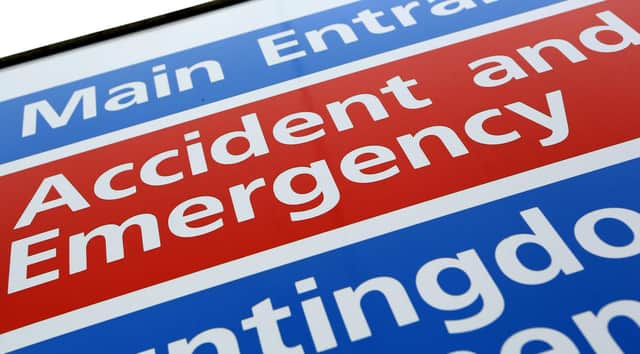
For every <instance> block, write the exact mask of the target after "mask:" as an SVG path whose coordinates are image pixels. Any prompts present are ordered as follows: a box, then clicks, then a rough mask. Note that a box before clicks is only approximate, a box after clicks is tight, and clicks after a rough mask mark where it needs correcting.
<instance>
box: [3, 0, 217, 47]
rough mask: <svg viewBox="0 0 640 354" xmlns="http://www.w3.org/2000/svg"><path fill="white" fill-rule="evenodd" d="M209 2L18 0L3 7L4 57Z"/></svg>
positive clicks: (192, 0) (189, 0)
mask: <svg viewBox="0 0 640 354" xmlns="http://www.w3.org/2000/svg"><path fill="white" fill-rule="evenodd" d="M205 2H208V1H206V0H171V1H158V0H108V1H104V0H55V1H53V0H18V1H11V2H10V5H9V4H5V6H3V10H2V11H0V33H1V35H0V58H1V57H5V56H8V55H12V54H16V53H20V52H23V51H26V50H29V49H34V48H38V47H42V46H45V45H48V44H53V43H57V42H60V41H63V40H67V39H71V38H75V37H78V36H82V35H85V34H89V33H93V32H96V31H100V30H104V29H108V28H112V27H116V26H120V25H124V24H127V23H131V22H135V21H139V20H142V19H145V18H149V17H153V16H157V15H162V14H166V13H168V12H172V11H175V10H179V9H182V8H186V7H190V6H194V5H198V4H201V3H205Z"/></svg>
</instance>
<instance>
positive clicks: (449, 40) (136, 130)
mask: <svg viewBox="0 0 640 354" xmlns="http://www.w3.org/2000/svg"><path fill="white" fill-rule="evenodd" d="M601 2H604V0H569V1H566V2H562V3H559V4H555V5H550V6H547V7H543V8H540V9H537V10H533V11H530V12H526V13H523V14H519V15H515V16H512V17H507V18H504V19H501V20H497V21H494V22H489V23H486V24H483V25H480V26H476V27H472V28H469V29H466V30H462V31H459V32H455V33H451V34H448V35H445V36H441V37H438V38H434V39H430V40H427V41H424V42H420V43H417V44H413V45H409V46H406V47H403V48H399V49H395V50H392V51H388V52H385V53H382V54H378V55H374V56H371V57H368V58H365V59H361V60H358V61H354V62H351V63H348V64H344V65H340V66H337V67H334V68H331V69H327V70H324V71H320V72H317V73H314V74H310V75H307V76H303V77H299V78H296V79H293V80H289V81H285V82H282V83H279V84H275V85H272V86H268V87H265V88H262V89H258V90H255V91H251V92H247V93H244V94H241V95H238V96H234V97H230V98H227V99H223V100H220V101H217V102H214V103H210V104H206V105H202V106H199V107H195V108H192V109H189V110H186V111H183V112H179V113H175V114H171V115H168V116H165V117H161V118H157V119H155V120H152V121H149V122H145V123H141V124H138V125H135V126H132V127H128V128H125V129H121V130H118V131H115V132H111V133H108V134H104V135H101V136H98V137H95V138H91V139H87V140H84V141H80V142H77V143H73V144H70V145H67V146H63V147H60V148H56V149H53V150H49V151H46V152H43V153H39V154H35V155H32V156H29V157H26V158H22V159H19V160H15V161H12V162H8V163H5V164H2V165H0V176H4V175H8V174H11V173H15V172H19V171H22V170H26V169H28V168H32V167H36V166H39V165H43V164H45V163H49V162H52V161H56V160H60V159H63V158H66V157H69V156H73V155H76V154H79V153H82V152H87V151H91V150H94V149H97V148H100V147H102V146H106V145H110V144H115V143H117V142H121V141H124V140H127V139H131V138H134V137H137V136H140V135H144V134H148V133H151V132H154V131H157V130H160V129H164V128H168V127H172V126H175V125H178V124H181V123H185V122H189V121H193V120H196V119H199V118H202V117H205V116H208V115H211V114H215V113H218V112H221V111H225V110H228V109H232V108H235V107H239V106H242V105H245V104H249V103H252V102H256V101H259V100H262V99H265V98H269V97H273V96H276V95H280V94H283V93H286V92H291V91H294V90H298V89H301V88H304V87H308V86H311V85H315V84H318V83H321V82H325V81H329V80H332V79H335V78H338V77H341V76H345V75H348V74H352V73H356V72H359V71H364V70H367V69H370V68H373V67H376V66H380V65H383V64H387V63H390V62H393V61H397V60H400V59H403V58H407V57H410V56H413V55H417V54H422V53H426V52H429V51H433V50H436V49H439V48H443V47H446V46H450V45H453V44H456V43H460V42H463V41H466V40H470V39H474V38H479V37H482V36H486V35H488V34H492V33H495V32H498V31H502V30H506V29H509V28H513V27H516V26H520V25H523V24H526V23H530V22H534V21H538V20H541V19H544V18H547V17H552V16H555V15H558V14H561V13H565V12H569V11H573V10H576V9H579V8H583V7H587V6H590V5H593V4H597V3H601Z"/></svg>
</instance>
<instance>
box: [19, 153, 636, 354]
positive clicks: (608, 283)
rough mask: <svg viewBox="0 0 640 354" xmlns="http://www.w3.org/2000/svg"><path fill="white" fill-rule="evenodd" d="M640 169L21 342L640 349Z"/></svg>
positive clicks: (54, 349) (160, 349) (164, 347)
mask: <svg viewBox="0 0 640 354" xmlns="http://www.w3.org/2000/svg"><path fill="white" fill-rule="evenodd" d="M639 171H640V160H633V161H630V162H627V163H624V164H620V165H617V166H614V167H610V168H607V169H604V170H600V171H596V172H592V173H590V174H587V175H583V176H579V177H575V178H572V179H569V180H566V181H562V182H558V183H555V184H552V185H549V186H545V187H541V188H539V189H536V190H533V191H529V192H525V193H522V194H519V195H516V196H513V197H509V198H506V199H502V200H498V201H495V202H492V203H489V204H486V205H482V206H479V207H475V208H472V209H469V210H466V211H463V212H459V213H456V214H454V215H451V216H448V217H445V218H441V219H436V220H433V221H430V222H426V223H422V224H419V225H415V226H412V227H409V228H406V229H404V230H401V231H397V232H394V233H392V234H388V235H385V236H382V237H379V238H376V239H374V240H370V241H367V242H364V243H359V244H355V245H352V246H349V247H346V248H342V249H339V250H336V251H333V252H329V253H326V254H323V255H319V256H316V257H312V258H310V259H307V260H304V261H300V262H297V263H294V264H290V265H287V266H285V267H281V268H278V269H275V270H272V271H267V272H264V273H261V274H258V275H254V276H251V277H248V278H245V279H242V280H239V281H236V282H233V283H229V284H227V285H223V286H220V287H216V288H212V289H209V290H206V291H202V292H200V293H197V294H194V295H190V296H187V297H184V298H181V299H178V300H175V301H172V302H169V303H165V304H161V305H158V306H155V307H152V308H149V309H145V310H142V311H139V312H137V313H133V314H130V315H127V316H124V317H121V318H118V319H115V320H112V321H108V322H106V323H103V324H99V325H95V326H93V327H90V328H87V329H84V330H81V331H78V332H75V333H71V334H68V335H64V336H62V337H59V338H55V339H52V340H50V341H48V342H44V343H42V344H39V345H35V346H32V347H29V348H26V349H23V350H20V351H17V352H15V353H22V354H28V353H61V352H69V351H72V352H81V353H94V354H98V353H122V354H127V353H131V354H136V353H144V354H154V353H157V354H165V353H170V354H178V353H191V352H194V353H199V354H204V353H214V352H215V351H214V344H215V345H216V346H217V353H226V354H230V353H260V352H263V353H267V354H272V353H315V352H325V351H326V352H335V353H425V352H427V351H426V349H427V348H428V352H429V353H443V354H444V353H452V352H456V351H463V352H462V353H469V352H471V353H497V352H500V351H501V352H502V353H534V352H535V353H538V352H540V351H543V350H548V349H550V348H555V349H556V352H559V353H591V352H600V353H605V352H607V353H613V351H611V350H613V349H615V348H619V349H620V353H622V352H625V353H637V352H640V336H639V335H638V333H639V332H638V325H639V324H640V283H638V282H637V281H636V280H637V274H636V273H637V269H640V268H639V267H640V256H639V255H640V214H639V213H638V211H639V210H640V198H639V197H640V195H639V194H638V188H637V186H638V185H639V184H640V174H639V173H638V172H639ZM185 257H188V256H187V255H185ZM176 261H179V260H176ZM634 321H635V323H634ZM107 333H108V335H106V334H107ZM523 348H524V349H523ZM603 350H604V351H603Z"/></svg>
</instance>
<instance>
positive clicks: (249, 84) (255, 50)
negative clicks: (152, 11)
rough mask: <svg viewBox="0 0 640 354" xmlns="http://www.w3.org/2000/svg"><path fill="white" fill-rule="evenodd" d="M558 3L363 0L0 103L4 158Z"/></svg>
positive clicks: (550, 0)
mask: <svg viewBox="0 0 640 354" xmlns="http://www.w3.org/2000/svg"><path fill="white" fill-rule="evenodd" d="M559 2H561V1H560V0H535V1H518V0H500V1H496V0H483V1H479V0H478V1H468V2H458V1H456V2H451V1H431V0H430V1H421V2H417V1H414V2H407V1H399V0H385V1H371V0H368V1H360V2H357V3H355V4H352V5H347V6H343V7H340V8H337V9H333V10H330V11H325V12H322V13H319V14H314V15H311V16H307V17H304V18H301V19H298V20H294V21H291V22H287V23H283V24H279V25H275V26H272V27H268V28H265V29H262V30H258V31H255V32H251V33H248V34H244V35H240V36H237V37H233V38H229V39H226V40H222V41H219V42H215V43H211V44H207V45H204V46H200V47H197V48H193V49H189V50H185V51H183V52H179V53H175V54H172V55H169V56H166V57H161V58H157V59H154V60H151V61H148V62H144V63H140V64H137V65H133V66H130V67H127V68H123V69H120V70H116V71H113V72H108V73H105V74H102V75H98V76H94V77H91V78H87V79H84V80H80V81H77V82H73V83H70V84H67V85H63V86H59V87H55V88H51V89H48V90H44V91H41V92H37V93H34V94H30V95H27V96H23V97H18V98H15V99H12V100H8V101H5V102H0V112H2V122H3V123H2V126H1V127H0V140H2V141H3V142H4V147H5V148H3V149H2V151H0V163H5V162H9V161H14V160H17V159H20V158H23V157H27V156H30V155H33V154H36V153H40V152H44V151H48V150H51V149H54V148H57V147H61V146H65V145H68V144H71V143H74V142H78V141H82V140H85V139H88V138H92V137H95V136H99V135H102V134H105V133H108V132H113V131H116V130H119V129H123V128H126V127H130V126H133V125H136V124H139V123H143V122H147V121H151V120H154V119H157V118H161V117H164V116H167V115H169V114H172V113H177V112H182V111H184V110H187V109H190V108H194V107H198V106H201V105H204V104H207V103H212V102H216V101H219V100H222V99H225V98H229V97H233V96H236V95H239V94H242V93H246V92H250V91H253V90H256V89H259V88H263V87H267V86H270V85H273V84H276V83H280V82H284V81H287V80H290V79H294V78H297V77H301V76H304V75H307V74H311V73H315V72H319V71H322V70H325V69H329V68H333V67H336V66H338V65H342V64H346V63H350V62H353V61H354V60H358V59H362V58H366V57H369V56H372V55H376V54H380V53H383V52H386V51H389V50H392V49H396V48H400V47H403V46H407V45H410V44H414V43H418V42H421V41H425V40H429V39H432V38H436V37H440V36H443V35H446V34H450V33H453V32H456V31H460V30H463V29H467V28H470V27H473V26H477V25H480V24H484V23H488V22H491V21H494V20H498V19H502V18H505V17H508V16H511V15H515V14H519V13H523V12H526V11H530V10H533V9H536V8H541V7H544V6H548V5H551V4H554V3H559ZM464 4H466V5H464ZM260 43H262V44H260ZM105 60H108V58H105Z"/></svg>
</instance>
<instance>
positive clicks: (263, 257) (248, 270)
mask: <svg viewBox="0 0 640 354" xmlns="http://www.w3.org/2000/svg"><path fill="white" fill-rule="evenodd" d="M637 158H640V138H638V139H634V140H631V141H628V142H625V143H622V144H618V145H614V146H610V147H607V148H604V149H601V150H598V151H594V152H591V153H588V154H584V155H581V156H577V157H573V158H570V159H567V160H564V161H560V162H556V163H553V164H550V165H547V166H543V167H540V168H536V169H533V170H530V171H527V172H523V173H520V174H517V175H513V176H510V177H506V178H503V179H500V180H497V181H494V182H490V183H486V184H484V185H480V186H478V187H474V188H470V189H467V190H464V191H460V192H457V193H453V194H450V195H447V196H444V197H440V198H437V199H433V200H430V201H427V202H423V203H420V204H416V205H414V206H410V207H407V208H403V209H400V210H397V211H394V212H390V213H387V214H383V215H379V216H376V217H374V218H371V219H367V220H364V221H361V222H358V223H355V224H352V225H348V226H344V227H341V228H338V229H335V230H331V231H328V232H324V233H321V234H318V235H316V236H313V237H310V238H307V239H304V240H300V241H297V242H294V243H291V244H287V245H284V246H280V247H277V248H273V249H270V250H267V251H264V252H260V253H257V254H255V255H252V256H248V257H245V258H242V259H239V260H235V261H232V262H229V263H226V264H223V265H219V266H215V267H212V268H209V269H205V270H202V271H199V272H196V273H193V274H190V275H187V276H183V277H180V278H177V279H174V280H170V281H167V282H164V283H161V284H158V285H154V286H151V287H148V288H145V289H142V290H138V291H135V292H133V293H130V294H126V295H122V296H119V297H116V298H113V299H110V300H107V301H103V302H100V303H98V304H95V305H91V306H88V307H85V308H82V309H79V310H75V311H72V312H69V313H66V314H63V315H60V316H56V317H53V318H50V319H47V320H44V321H41V322H38V323H35V324H32V325H29V326H25V327H22V328H19V329H16V330H13V331H11V332H7V333H5V334H3V335H1V336H0V352H5V351H12V350H17V349H20V348H23V347H26V346H29V345H32V344H35V343H39V342H42V341H45V340H47V339H51V338H54V337H57V336H61V335H63V334H66V333H70V332H73V331H77V330H80V329H82V328H86V327H89V326H91V325H94V324H98V323H101V322H104V321H107V320H111V319H114V318H117V317H120V316H123V315H126V314H128V313H132V312H135V311H139V310H142V309H145V308H148V307H151V306H155V305H158V304H161V303H164V302H167V301H171V300H175V299H177V298H180V297H183V296H186V295H189V294H193V293H196V292H198V291H202V290H205V289H208V288H211V287H215V286H219V285H222V284H225V283H229V282H232V281H235V280H238V279H242V278H244V277H247V276H250V275H253V274H256V273H259V272H263V271H267V270H270V269H274V268H277V267H280V266H283V265H286V264H289V263H292V262H296V261H299V260H302V259H305V258H309V257H313V256H316V255H319V254H322V253H326V252H329V251H332V250H336V249H338V248H342V247H346V246H349V245H353V244H355V243H358V242H361V241H364V240H368V239H372V238H375V237H378V236H381V235H384V234H387V233H390V232H393V231H397V230H400V229H403V228H406V227H409V226H412V225H415V224H418V223H422V222H426V221H429V220H433V219H436V218H439V217H442V216H445V215H449V214H452V213H456V212H459V211H462V210H465V209H469V208H472V207H476V206H479V205H482V204H486V203H488V202H492V201H495V200H498V199H502V198H506V197H509V196H513V195H516V194H519V193H524V192H527V191H530V190H533V189H535V188H539V187H542V186H545V185H549V184H552V183H556V182H559V181H563V180H566V179H569V178H572V177H576V176H579V175H582V174H586V173H589V172H593V171H596V170H599V169H603V168H606V167H610V166H613V165H616V164H620V163H623V162H625V161H630V160H633V159H637Z"/></svg>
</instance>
